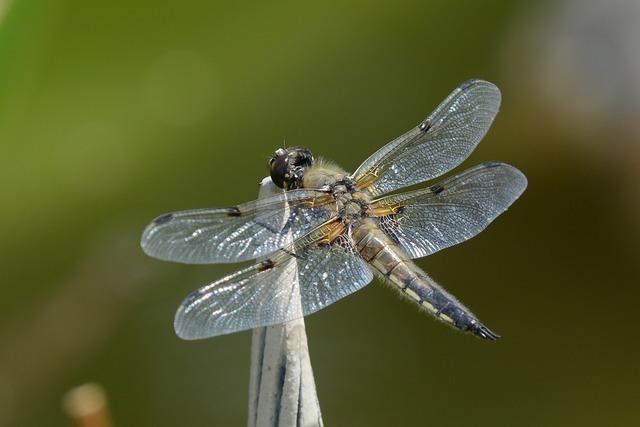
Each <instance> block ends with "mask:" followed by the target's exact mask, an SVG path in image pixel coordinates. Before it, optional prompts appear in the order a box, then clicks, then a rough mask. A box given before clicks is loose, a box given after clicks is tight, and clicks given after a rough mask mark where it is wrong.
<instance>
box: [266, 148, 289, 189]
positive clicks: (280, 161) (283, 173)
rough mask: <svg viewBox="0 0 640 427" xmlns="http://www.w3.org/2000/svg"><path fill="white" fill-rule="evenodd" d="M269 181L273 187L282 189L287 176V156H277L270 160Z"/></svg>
mask: <svg viewBox="0 0 640 427" xmlns="http://www.w3.org/2000/svg"><path fill="white" fill-rule="evenodd" d="M270 166H271V167H270V173H271V180H272V181H273V183H274V184H275V185H277V186H278V187H280V188H284V183H285V180H286V178H287V175H288V174H289V158H288V156H287V155H284V156H277V157H274V158H273V159H272V160H271V165H270Z"/></svg>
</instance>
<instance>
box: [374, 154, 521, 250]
mask: <svg viewBox="0 0 640 427" xmlns="http://www.w3.org/2000/svg"><path fill="white" fill-rule="evenodd" d="M526 187H527V178H526V177H525V176H524V175H523V174H522V172H520V171H519V170H518V169H516V168H514V167H513V166H509V165H507V164H504V163H498V162H489V163H484V164H481V165H478V166H476V167H474V168H472V169H469V170H467V171H465V172H463V173H461V174H460V175H458V176H455V177H453V178H449V179H446V180H445V181H443V182H441V183H440V184H436V185H432V186H431V187H429V188H424V189H420V190H416V191H411V192H407V193H403V194H397V195H391V196H387V197H383V198H381V199H379V200H377V201H375V202H374V203H373V204H372V206H373V209H374V212H375V211H377V212H380V213H384V212H389V213H390V214H389V215H384V216H380V217H378V218H377V219H376V220H377V221H378V224H379V226H380V227H381V228H382V229H383V230H384V231H385V232H386V233H387V234H388V235H389V236H390V237H391V238H392V239H393V240H395V241H396V243H397V244H398V245H400V247H401V248H402V249H404V251H405V252H406V253H407V254H408V255H409V256H411V257H412V258H420V257H423V256H427V255H431V254H432V253H434V252H437V251H439V250H440V249H444V248H448V247H449V246H453V245H456V244H458V243H460V242H463V241H465V240H468V239H470V238H471V237H473V236H475V235H476V234H478V233H480V232H481V231H482V230H484V229H485V227H487V226H488V225H489V224H490V223H491V222H492V221H493V220H494V219H495V218H496V217H498V215H500V214H501V213H502V212H504V211H505V210H507V208H508V207H509V206H510V205H511V204H512V203H513V202H514V201H515V200H516V199H517V198H518V197H519V196H520V195H521V194H522V192H523V191H524V190H525V188H526Z"/></svg>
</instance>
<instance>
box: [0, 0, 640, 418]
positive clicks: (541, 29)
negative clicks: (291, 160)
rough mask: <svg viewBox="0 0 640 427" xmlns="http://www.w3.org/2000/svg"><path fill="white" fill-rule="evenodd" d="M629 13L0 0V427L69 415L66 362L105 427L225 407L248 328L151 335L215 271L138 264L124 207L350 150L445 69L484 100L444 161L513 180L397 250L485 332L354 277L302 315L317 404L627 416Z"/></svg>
mask: <svg viewBox="0 0 640 427" xmlns="http://www.w3.org/2000/svg"><path fill="white" fill-rule="evenodd" d="M600 3H601V4H600ZM605 4H606V6H605ZM638 28H640V7H639V6H638V3H637V2H635V1H633V0H632V1H623V0H616V1H613V2H597V1H595V0H589V1H586V0H585V1H577V0H564V1H558V2H546V3H542V2H525V1H485V2H472V1H462V2H449V1H444V0H441V1H426V2H425V1H422V2H419V1H398V2H378V3H374V2H364V1H361V2H322V3H311V2H309V3H307V2H256V3H248V2H204V1H195V0H185V1H182V2H155V1H150V0H130V1H126V2H124V1H110V2H107V1H101V2H86V1H78V0H31V1H27V0H14V1H12V2H8V1H7V0H4V2H3V1H0V197H1V198H0V200H1V202H0V203H1V204H2V205H1V206H2V208H1V209H0V263H1V265H0V284H1V286H0V426H5V425H7V426H14V425H16V426H65V425H69V423H70V421H69V420H68V419H67V418H66V416H65V415H64V412H63V411H62V408H61V401H62V396H63V395H64V394H65V392H66V391H67V390H69V389H70V388H72V387H74V386H76V385H79V384H82V383H85V382H89V381H91V382H97V383H99V384H101V385H102V386H103V387H104V388H105V390H106V392H107V394H108V398H109V402H110V409H111V414H112V418H113V420H114V423H115V425H116V426H133V425H136V426H187V425H188V426H210V425H220V426H227V425H229V426H235V425H244V424H245V423H246V412H247V389H248V378H249V347H250V336H251V334H250V333H249V332H243V333H238V334H234V335H229V336H223V337H218V338H215V339H211V340H205V341H199V342H184V341H181V340H179V339H178V338H177V337H176V336H175V335H174V332H173V327H172V320H173V315H174V312H175V309H176V308H177V306H178V304H179V303H180V301H181V300H182V298H183V297H184V296H186V295H187V293H189V292H191V291H192V290H194V289H195V288H197V287H199V286H200V285H203V284H205V283H206V282H208V281H211V280H214V279H216V278H218V277H220V276H221V275H223V274H225V273H228V272H230V271H232V270H233V269H235V268H237V266H235V265H227V266H184V265H173V264H169V263H163V262H160V261H156V260H153V259H150V258H147V257H146V256H144V254H143V253H142V251H141V250H140V249H139V237H140V235H141V233H142V230H143V229H144V227H145V225H146V224H147V223H148V222H149V221H150V220H151V219H152V218H153V217H155V216H156V215H158V214H160V213H163V212H167V211H171V210H179V209H188V208H196V207H214V206H227V205H231V204H235V203H238V202H242V201H246V200H250V199H253V198H255V196H256V195H257V192H258V186H257V182H258V181H259V180H260V179H261V178H262V177H263V176H264V175H265V174H266V172H267V170H266V160H267V158H268V157H269V156H270V155H271V153H272V151H273V150H274V149H275V148H277V147H279V146H281V145H283V144H284V143H286V144H288V145H304V146H307V147H309V148H310V149H311V150H312V151H313V152H314V153H315V154H316V155H321V156H325V157H328V158H330V159H333V160H335V161H336V162H338V163H339V164H340V165H341V166H342V167H344V168H346V169H347V170H354V169H355V167H357V166H358V164H359V163H360V162H361V161H362V160H364V159H365V158H366V157H367V156H368V155H369V154H371V153H372V152H373V151H374V150H376V149H377V148H378V147H380V146H382V145H383V144H384V143H386V142H387V141H389V140H391V139H392V138H394V137H396V136H398V135H399V134H401V133H402V132H404V131H405V130H407V129H409V128H411V127H412V126H414V125H416V124H417V123H419V121H420V120H422V119H423V118H424V117H425V116H426V115H427V114H428V113H429V112H430V111H431V109H433V108H434V107H435V106H436V105H437V103H438V102H440V101H441V100H442V99H443V98H444V97H445V96H446V95H447V94H448V93H449V92H450V91H451V90H452V89H454V88H455V87H456V86H457V85H458V84H459V83H460V82H462V81H464V80H466V79H468V78H471V77H481V78H484V79H487V80H490V81H492V82H494V83H496V84H497V85H498V86H499V87H500V88H501V90H502V92H503V104H502V109H501V112H500V114H499V115H498V118H497V120H496V122H495V123H494V126H493V128H492V129H491V131H490V132H489V134H488V135H487V137H486V138H485V140H484V142H483V143H482V144H481V145H480V146H479V148H478V149H477V150H476V152H475V153H474V154H473V155H472V156H471V158H470V159H469V160H468V161H467V162H466V163H465V165H463V166H470V165H473V164H476V163H480V162H482V161H486V160H490V159H496V160H501V161H505V162H508V163H511V164H513V165H515V166H517V167H519V168H520V169H521V170H523V171H524V172H525V174H526V175H527V176H528V178H529V188H528V189H527V191H526V192H525V194H524V195H523V197H522V198H521V199H520V200H518V201H517V202H516V203H515V205H514V206H513V207H512V209H511V210H509V211H508V212H507V213H506V214H505V215H503V216H502V217H500V218H499V219H498V220H497V221H496V222H495V223H494V224H493V225H492V226H491V227H489V229H488V230H487V231H485V232H484V233H483V234H481V235H480V236H479V237H477V238H475V239H473V240H471V241H469V242H467V243H465V244H462V245H460V246H457V247H455V248H451V249H449V250H446V251H443V252H441V253H438V254H436V255H434V256H432V257H429V258H427V259H423V260H420V261H419V265H420V266H422V267H423V268H424V269H425V270H426V271H428V272H429V273H430V274H431V275H432V276H433V277H434V278H435V279H436V280H438V281H439V282H440V283H441V284H442V285H444V286H445V287H446V288H447V289H449V290H450V291H451V292H452V293H454V294H455V295H457V296H458V297H459V298H460V299H461V300H462V301H464V302H465V303H466V304H467V305H468V306H469V307H470V308H471V309H472V310H474V311H475V312H476V314H478V316H479V317H480V318H481V319H482V320H483V322H485V323H486V324H487V325H488V326H490V327H491V328H492V329H494V330H496V331H497V332H498V333H500V334H501V335H502V336H503V338H502V339H501V340H500V341H498V342H497V343H489V342H483V341H480V340H478V339H475V338H473V337H471V336H468V335H463V334H459V333H456V332H454V331H452V330H451V329H449V328H447V327H444V326H443V325H441V324H439V323H437V322H434V321H432V320H431V319H429V318H428V317H427V316H425V315H424V314H423V313H420V312H419V311H418V310H416V309H415V308H414V307H413V306H412V305H411V304H407V303H405V302H404V301H401V300H400V299H399V298H398V297H396V296H395V294H394V293H393V292H391V291H390V290H389V289H386V288H385V286H382V285H381V284H380V283H378V282H376V283H374V284H372V285H370V286H368V287H367V288H365V289H364V290H362V291H360V292H358V293H357V294H355V295H353V296H351V297H349V298H346V299H344V300H343V301H340V302H339V303H336V304H334V305H332V306H331V307H329V308H327V309H325V310H323V311H321V312H319V313H317V314H315V315H313V316H310V317H308V318H307V333H308V335H309V340H310V348H311V358H312V362H313V367H314V371H315V376H316V383H317V387H318V394H319V398H320V404H321V408H322V411H323V417H324V421H325V424H326V425H329V426H334V425H335V426H355V425H358V426H374V425H375V426H388V425H407V426H409V425H415V426H418V425H433V426H435V425H437V426H481V425H490V426H567V425H580V426H596V425H598V426H600V425H606V426H633V425H640V406H639V404H638V402H639V401H640V391H639V389H638V384H639V381H640V372H639V362H638V361H639V360H640V342H639V338H640V337H639V332H638V330H639V329H638V318H637V312H638V310H637V299H638V298H639V297H640V289H638V285H639V284H640V280H639V279H640V263H639V262H638V261H640V259H639V257H638V253H639V252H638V249H639V248H638V243H637V242H638V237H640V219H639V217H640V203H639V202H638V200H639V195H640V190H639V186H638V182H639V179H640V125H639V124H638V123H639V122H638V117H639V114H640V85H639V84H638V81H640V61H638V46H640V32H639V31H638Z"/></svg>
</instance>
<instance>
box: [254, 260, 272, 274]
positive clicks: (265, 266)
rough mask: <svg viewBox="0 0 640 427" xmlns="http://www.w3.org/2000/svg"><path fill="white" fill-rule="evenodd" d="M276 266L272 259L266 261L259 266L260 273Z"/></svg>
mask: <svg viewBox="0 0 640 427" xmlns="http://www.w3.org/2000/svg"><path fill="white" fill-rule="evenodd" d="M274 265H275V264H274V263H273V261H271V260H270V259H265V260H264V261H262V262H261V263H260V264H258V267H257V268H258V271H267V270H270V269H272V268H273V266H274Z"/></svg>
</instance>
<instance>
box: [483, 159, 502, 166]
mask: <svg viewBox="0 0 640 427" xmlns="http://www.w3.org/2000/svg"><path fill="white" fill-rule="evenodd" d="M501 164H502V163H500V162H497V161H495V160H490V161H488V162H484V166H485V167H487V168H495V167H497V166H500V165H501Z"/></svg>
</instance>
